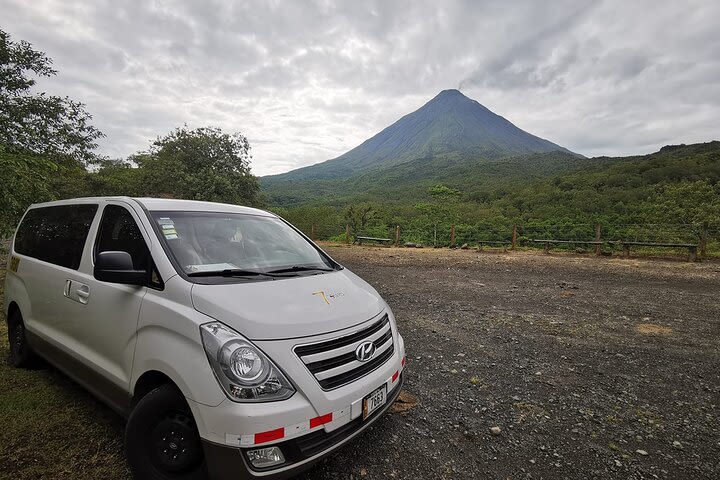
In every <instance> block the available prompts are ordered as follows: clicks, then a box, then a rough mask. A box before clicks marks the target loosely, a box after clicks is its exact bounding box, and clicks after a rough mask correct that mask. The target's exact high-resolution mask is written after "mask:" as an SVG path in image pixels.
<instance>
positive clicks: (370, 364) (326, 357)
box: [295, 314, 395, 390]
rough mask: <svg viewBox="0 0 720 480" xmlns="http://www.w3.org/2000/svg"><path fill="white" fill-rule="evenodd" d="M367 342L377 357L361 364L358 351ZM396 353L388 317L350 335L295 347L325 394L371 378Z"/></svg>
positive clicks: (385, 316)
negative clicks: (356, 354) (372, 373)
mask: <svg viewBox="0 0 720 480" xmlns="http://www.w3.org/2000/svg"><path fill="white" fill-rule="evenodd" d="M367 341H371V342H373V344H374V345H375V355H374V356H373V357H372V358H371V359H370V360H368V361H366V362H360V361H359V360H358V359H357V358H356V357H355V349H356V348H357V347H358V345H360V344H361V343H363V342H367ZM394 351H395V346H394V344H393V337H392V329H391V328H390V318H389V317H388V316H387V314H385V315H383V317H382V318H381V319H380V320H379V321H377V322H375V323H374V324H372V325H370V326H369V327H367V328H364V329H362V330H360V331H358V332H355V333H352V334H350V335H345V336H342V337H338V338H334V339H332V340H326V341H324V342H319V343H313V344H310V345H302V346H299V347H295V354H296V355H297V356H298V357H300V360H301V361H302V362H303V363H304V364H305V366H306V367H307V368H308V370H310V373H312V374H313V376H314V377H315V379H316V380H317V381H318V383H319V384H320V387H322V389H323V390H332V389H334V388H338V387H341V386H343V385H347V384H348V383H350V382H352V381H354V380H357V379H358V378H360V377H362V376H364V375H367V374H368V373H370V372H372V371H373V370H375V369H376V368H378V367H379V366H380V365H382V364H383V363H385V362H386V361H388V359H389V358H390V357H392V355H393V353H394Z"/></svg>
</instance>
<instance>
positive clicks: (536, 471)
mask: <svg viewBox="0 0 720 480" xmlns="http://www.w3.org/2000/svg"><path fill="white" fill-rule="evenodd" d="M328 251H329V252H330V253H331V255H333V256H334V257H335V258H336V259H337V260H338V261H340V262H342V263H343V264H345V265H346V266H348V267H349V268H351V269H352V270H353V271H355V272H356V273H358V274H359V275H361V276H362V277H363V278H365V279H366V280H367V281H369V282H370V283H371V284H372V285H373V286H375V288H376V289H377V290H378V291H379V292H380V293H381V294H382V295H383V296H384V297H385V298H386V300H387V301H388V303H389V304H390V305H391V307H392V308H393V311H394V312H395V315H396V316H397V318H398V322H399V327H400V329H401V331H402V334H403V336H404V338H405V341H406V348H407V352H408V358H409V368H408V370H407V376H406V386H405V388H406V390H407V391H408V392H409V393H410V394H412V395H413V396H415V397H416V398H417V401H418V403H417V405H416V406H415V407H414V408H411V409H409V410H408V411H406V412H405V413H404V414H399V413H395V414H390V415H388V416H387V417H386V418H385V419H384V420H383V421H382V422H379V423H378V424H377V426H375V427H373V428H372V431H371V432H369V433H368V434H367V435H365V436H364V437H363V438H361V439H360V441H358V442H356V443H354V444H351V445H350V446H349V447H347V448H345V449H343V450H342V451H340V453H338V454H337V455H335V456H333V457H331V458H330V459H328V460H327V461H325V462H324V463H323V464H321V465H320V466H319V467H317V468H315V469H314V470H313V471H311V472H310V473H309V474H308V475H307V476H306V477H305V478H306V479H310V478H312V479H317V478H389V477H392V478H406V479H418V478H481V477H482V478H503V479H504V478H719V477H720V418H719V413H720V412H719V411H718V408H719V406H720V373H719V372H720V369H719V368H718V367H719V366H720V264H717V263H704V264H691V263H686V262H673V261H657V260H654V261H644V260H616V259H607V258H595V257H591V256H587V257H577V256H564V257H563V256H545V255H541V254H524V253H515V254H512V255H503V254H492V253H480V254H478V253H476V252H471V251H448V250H409V249H389V248H361V247H354V248H347V247H340V248H332V247H328ZM493 427H499V429H498V428H493ZM491 429H493V430H494V432H495V434H493V432H492V431H491Z"/></svg>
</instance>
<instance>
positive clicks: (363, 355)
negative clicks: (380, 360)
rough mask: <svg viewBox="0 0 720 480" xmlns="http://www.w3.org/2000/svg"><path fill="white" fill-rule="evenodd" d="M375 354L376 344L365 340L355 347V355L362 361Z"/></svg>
mask: <svg viewBox="0 0 720 480" xmlns="http://www.w3.org/2000/svg"><path fill="white" fill-rule="evenodd" d="M373 355H375V344H374V343H373V342H363V343H361V344H360V345H358V346H357V348H356V349H355V357H356V358H357V359H358V360H359V361H361V362H367V361H368V360H370V359H371V358H372V357H373Z"/></svg>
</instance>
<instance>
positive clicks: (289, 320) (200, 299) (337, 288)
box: [192, 269, 385, 340]
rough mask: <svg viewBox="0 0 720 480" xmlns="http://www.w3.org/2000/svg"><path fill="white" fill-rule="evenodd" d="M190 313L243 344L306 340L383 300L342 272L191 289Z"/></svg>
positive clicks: (375, 308)
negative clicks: (235, 333) (240, 338)
mask: <svg viewBox="0 0 720 480" xmlns="http://www.w3.org/2000/svg"><path fill="white" fill-rule="evenodd" d="M192 302H193V306H194V307H195V309H196V310H197V311H199V312H201V313H204V314H205V315H208V316H210V317H212V318H214V319H215V320H218V321H220V322H222V323H224V324H226V325H228V326H229V327H231V328H233V329H235V330H236V331H238V332H239V333H240V334H241V335H243V336H245V337H246V338H247V339H249V340H280V339H287V338H298V337H306V336H311V335H319V334H322V333H328V332H333V331H335V330H341V329H343V328H348V327H352V326H353V325H357V324H359V323H362V322H364V321H366V320H369V319H371V318H373V317H374V316H376V315H377V314H379V313H380V312H381V311H382V310H383V308H384V307H385V302H384V301H383V300H382V298H381V297H380V295H378V293H377V292H376V291H375V289H374V288H373V287H371V286H370V285H368V284H367V283H366V282H365V281H364V280H362V279H361V278H360V277H358V276H357V275H355V274H354V273H352V272H350V271H349V270H347V269H343V270H338V271H335V272H331V273H324V274H321V275H309V276H304V277H290V278H283V279H277V280H268V281H263V282H247V283H235V284H227V285H200V284H195V285H193V287H192Z"/></svg>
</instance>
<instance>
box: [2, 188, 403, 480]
mask: <svg viewBox="0 0 720 480" xmlns="http://www.w3.org/2000/svg"><path fill="white" fill-rule="evenodd" d="M5 313H6V315H7V322H8V335H9V341H10V347H11V348H10V350H11V362H12V364H13V365H15V366H17V367H22V366H26V365H28V364H30V363H31V362H32V361H33V360H34V357H35V356H39V357H42V358H44V359H45V360H47V361H48V362H50V363H51V364H53V365H55V366H56V367H57V368H59V369H60V370H62V371H64V372H65V373H66V374H67V375H69V376H70V377H72V378H73V379H75V380H76V381H77V382H79V383H80V384H82V385H83V386H84V387H85V388H87V389H88V390H89V391H90V392H92V393H93V394H94V395H96V396H97V397H99V398H100V399H101V400H103V401H104V402H105V403H107V404H108V405H110V406H111V407H112V408H114V409H115V410H117V411H118V412H119V413H121V414H122V415H124V416H126V417H127V426H126V430H125V450H126V456H127V460H128V463H129V465H130V468H131V470H132V472H133V475H134V476H135V478H137V479H146V478H148V479H150V478H152V479H183V480H189V479H201V478H202V479H204V478H212V479H242V478H287V477H290V476H292V475H295V474H297V473H299V472H300V471H302V470H304V469H306V468H308V467H309V466H311V465H312V464H313V463H314V462H316V461H317V460H318V459H320V458H321V457H323V456H324V455H327V454H328V453H330V452H331V451H333V450H334V449H336V448H337V447H339V446H340V445H343V444H344V443H346V442H348V441H349V440H350V439H352V438H353V437H355V436H357V435H358V434H359V433H361V432H362V431H363V430H365V429H366V428H367V427H368V426H369V425H371V424H372V423H373V422H375V421H376V420H377V419H378V418H379V417H380V416H381V415H382V414H383V413H384V412H385V411H386V410H387V409H388V407H389V406H390V405H391V403H392V402H393V401H394V400H395V398H396V397H397V396H398V394H399V392H400V389H401V385H402V383H403V368H404V366H405V352H404V349H405V347H404V342H403V339H402V337H401V336H400V334H399V333H398V330H397V326H396V324H395V318H394V317H393V313H392V311H391V310H390V307H388V305H387V304H386V303H385V302H384V301H383V299H382V298H381V297H380V295H378V293H377V292H376V291H375V290H374V289H373V288H372V287H371V286H370V285H368V284H367V283H366V282H364V281H363V280H362V279H360V278H359V277H357V276H356V275H354V274H353V273H352V272H350V271H349V270H348V269H347V268H344V267H343V266H342V265H340V264H338V263H337V262H336V261H334V260H333V259H332V258H331V257H330V256H329V255H328V254H327V253H325V252H324V251H323V250H321V249H320V248H319V247H318V246H317V245H315V244H314V243H313V242H312V241H311V240H310V239H308V238H307V237H306V236H305V235H303V234H302V233H301V232H300V231H299V230H298V229H296V228H295V227H293V226H292V225H290V224H289V223H288V222H286V221H284V220H283V219H282V218H280V217H278V216H276V215H274V214H272V213H269V212H265V211H261V210H257V209H253V208H246V207H240V206H235V205H225V204H219V203H210V202H198V201H185V200H167V199H153V198H126V197H113V198H79V199H74V200H63V201H58V202H50V203H43V204H37V205H32V206H31V207H30V208H29V209H28V210H27V211H26V212H25V215H24V216H23V218H22V220H21V221H20V224H19V226H18V228H17V231H16V234H15V236H14V239H13V242H12V246H11V250H10V256H9V261H8V267H7V279H6V283H5Z"/></svg>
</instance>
